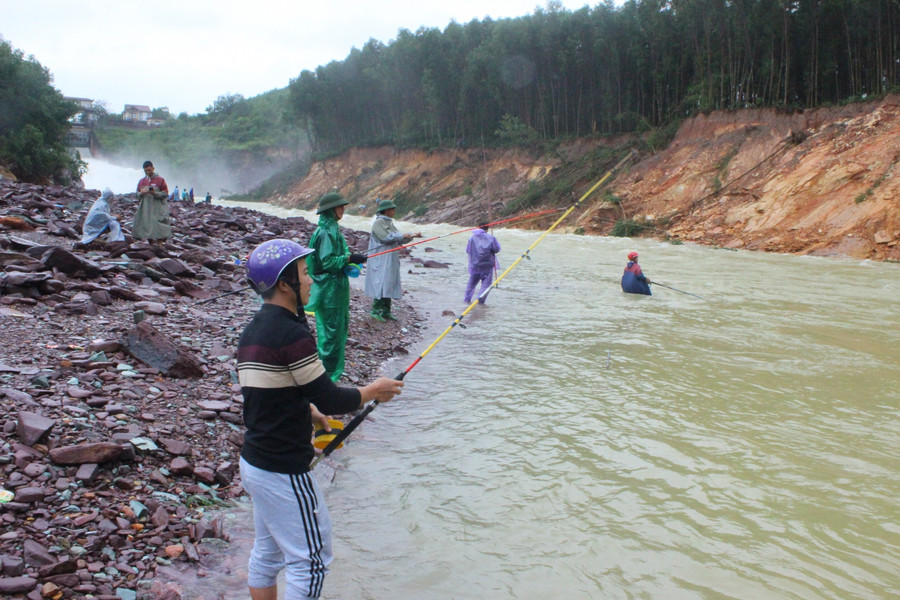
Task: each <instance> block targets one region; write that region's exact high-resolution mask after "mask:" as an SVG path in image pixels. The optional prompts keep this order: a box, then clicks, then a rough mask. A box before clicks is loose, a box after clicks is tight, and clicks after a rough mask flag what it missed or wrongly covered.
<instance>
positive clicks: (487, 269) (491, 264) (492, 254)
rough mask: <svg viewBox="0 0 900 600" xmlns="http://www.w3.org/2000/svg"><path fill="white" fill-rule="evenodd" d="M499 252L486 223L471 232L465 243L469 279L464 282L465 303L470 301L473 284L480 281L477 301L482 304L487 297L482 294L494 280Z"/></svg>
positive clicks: (497, 244)
mask: <svg viewBox="0 0 900 600" xmlns="http://www.w3.org/2000/svg"><path fill="white" fill-rule="evenodd" d="M498 252H500V242H498V241H497V238H495V237H494V236H492V235H491V234H490V233H488V226H487V225H479V227H478V229H476V230H474V231H473V232H472V237H470V238H469V241H468V243H467V244H466V254H467V255H468V256H469V281H468V283H466V295H465V298H464V299H465V301H466V304H469V303H471V302H472V296H473V295H474V293H475V286H477V285H478V284H479V283H481V289H480V290H478V302H480V303H481V304H484V301H485V300H486V299H487V298H485V297H483V296H482V294H484V291H485V290H486V289H488V288H489V287H491V284H492V283H493V282H494V268H495V267H496V266H497V256H496V255H497V253H498Z"/></svg>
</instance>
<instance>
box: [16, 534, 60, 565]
mask: <svg viewBox="0 0 900 600" xmlns="http://www.w3.org/2000/svg"><path fill="white" fill-rule="evenodd" d="M22 553H23V556H24V558H25V564H26V565H28V566H31V567H44V566H47V565H54V564H56V563H57V562H59V561H57V560H56V557H54V556H53V555H52V554H50V551H49V550H47V548H45V547H44V546H43V545H42V544H39V543H38V542H36V541H34V540H25V542H24V543H23V544H22Z"/></svg>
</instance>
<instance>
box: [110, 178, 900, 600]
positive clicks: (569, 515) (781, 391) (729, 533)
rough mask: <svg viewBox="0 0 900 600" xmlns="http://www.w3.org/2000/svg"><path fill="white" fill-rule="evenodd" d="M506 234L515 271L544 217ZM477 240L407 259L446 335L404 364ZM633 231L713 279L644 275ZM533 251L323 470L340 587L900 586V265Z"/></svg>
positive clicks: (231, 592) (461, 275)
mask: <svg viewBox="0 0 900 600" xmlns="http://www.w3.org/2000/svg"><path fill="white" fill-rule="evenodd" d="M138 176H139V174H138ZM123 185H124V184H123ZM224 204H228V203H224ZM250 206H251V207H252V208H255V209H259V210H266V211H267V212H273V213H275V214H279V215H283V216H286V215H293V214H299V215H303V216H306V217H307V218H311V219H314V218H315V217H314V215H310V214H309V213H307V212H303V211H287V210H284V209H278V208H274V207H268V206H265V205H250ZM370 223H371V221H370V219H368V218H359V217H352V216H346V217H345V219H344V221H342V224H344V225H346V226H349V227H353V228H356V229H363V230H368V228H369V226H370ZM399 226H400V229H401V230H402V231H412V230H414V229H415V230H421V231H422V232H423V234H425V235H426V236H428V237H430V236H435V235H443V234H445V233H449V232H451V231H454V230H455V229H457V228H456V227H453V226H449V225H428V226H419V225H411V224H403V223H401V224H400V225H399ZM496 235H497V237H498V239H499V240H500V242H501V244H502V246H503V250H502V252H501V254H500V255H499V256H500V258H501V272H502V271H503V270H504V269H505V268H506V267H507V266H509V265H510V264H511V263H512V262H513V261H514V260H515V258H517V257H518V256H519V255H521V253H522V252H523V251H524V250H525V249H526V248H527V247H528V246H530V245H531V244H532V243H533V242H534V241H535V240H536V239H537V238H538V236H539V235H540V233H539V232H523V231H517V230H498V231H497V232H496ZM467 236H468V234H465V233H464V234H461V235H456V236H450V237H446V238H443V239H440V240H436V241H434V242H431V243H428V244H423V245H422V246H418V247H417V249H416V250H415V251H414V256H417V257H420V258H428V259H433V260H438V261H441V262H445V263H449V268H448V269H423V268H417V267H415V266H413V263H412V262H408V261H403V262H402V263H401V264H402V269H401V270H402V273H403V285H404V290H406V292H407V293H408V295H407V296H406V299H407V300H408V301H409V302H410V303H411V304H412V305H414V306H415V307H416V309H417V310H418V311H419V312H420V313H421V314H423V315H424V316H425V317H426V319H427V321H428V323H429V326H430V329H429V330H428V331H427V333H426V334H425V336H424V339H423V340H422V342H421V343H420V344H419V345H418V346H417V347H416V348H412V349H411V350H412V353H411V354H410V355H409V356H402V357H400V358H398V359H397V360H395V361H394V362H392V363H390V364H388V365H386V367H385V374H386V375H389V376H394V375H396V374H398V373H399V372H401V371H403V370H404V369H405V368H406V367H407V366H408V365H409V364H410V363H411V362H412V360H413V359H414V358H415V356H416V355H417V354H418V353H420V352H422V351H423V350H425V348H426V347H427V346H428V345H429V344H430V343H431V342H432V341H434V339H435V338H436V337H437V336H438V335H439V334H440V333H441V332H442V331H443V330H444V329H445V328H446V327H447V326H449V325H450V324H451V323H452V321H453V319H454V318H455V316H457V315H459V314H460V313H461V312H462V311H463V310H464V309H465V304H464V303H463V300H462V291H463V290H462V288H463V285H464V282H465V278H466V275H465V254H464V248H465V242H466V238H467ZM303 241H306V240H303ZM425 247H431V248H434V249H436V250H438V252H429V253H426V252H424V248H425ZM629 250H637V251H638V252H640V254H641V264H642V266H643V268H644V271H645V273H646V274H647V275H648V276H649V277H650V278H651V279H654V280H655V279H659V281H660V282H662V283H664V284H666V285H669V286H672V287H675V288H678V289H679V290H682V291H687V292H690V293H693V294H696V295H699V296H701V297H702V298H696V297H692V296H689V295H686V294H682V293H679V292H676V291H673V290H670V289H666V288H661V287H658V286H654V288H653V289H654V294H653V296H652V297H643V296H634V295H626V294H623V293H622V292H621V288H620V287H619V284H618V279H619V276H620V274H621V272H622V268H623V267H624V264H625V261H626V259H625V255H626V253H627V252H628V251H629ZM530 254H531V256H532V258H531V260H523V261H522V262H521V263H520V264H519V265H518V266H516V267H515V269H513V270H512V271H511V272H510V273H509V274H508V275H507V276H506V278H505V279H504V280H503V281H502V282H501V285H500V287H499V289H496V290H493V291H492V292H491V294H490V296H489V298H488V303H487V305H486V306H484V307H480V306H479V307H477V308H476V309H475V310H473V311H472V312H471V313H469V314H468V315H467V316H466V318H465V319H464V320H463V323H464V324H465V325H466V327H465V328H461V327H456V328H454V329H453V330H452V331H451V332H450V333H449V334H448V335H447V336H446V337H445V338H443V340H442V341H441V342H440V343H439V344H438V345H437V346H435V347H434V349H433V350H432V351H431V352H430V353H429V354H428V355H427V356H426V357H425V358H424V359H423V360H422V362H421V363H419V365H418V366H416V368H415V369H413V370H412V371H411V372H410V373H409V375H408V376H407V377H406V379H405V382H406V387H405V388H404V392H403V394H402V396H400V397H399V398H398V399H397V400H396V401H394V402H392V403H390V404H387V405H384V406H380V407H379V408H378V409H377V410H376V411H375V412H374V413H373V414H372V415H371V417H370V418H369V419H368V420H367V421H366V422H365V423H364V424H363V425H362V426H361V427H360V429H358V430H357V431H356V432H355V433H354V435H353V437H352V438H350V441H349V443H347V444H346V445H345V447H344V448H343V449H341V450H339V451H337V452H336V453H335V454H334V455H333V457H332V458H333V460H331V461H330V462H329V463H328V464H327V465H326V464H324V463H323V465H324V466H325V468H322V466H323V465H320V467H318V468H317V471H318V472H319V473H320V475H322V476H323V477H325V478H326V479H327V480H328V481H327V482H326V484H327V485H326V497H327V501H328V505H329V509H330V511H331V514H332V518H333V520H334V525H335V543H334V545H335V555H336V559H335V562H334V563H333V564H332V569H331V572H330V574H329V576H328V578H327V579H326V583H325V592H324V596H323V598H326V599H331V600H334V599H343V600H346V599H367V600H422V599H425V598H427V599H457V600H466V599H473V600H475V599H491V600H493V599H498V600H500V599H538V598H540V599H545V598H566V599H594V598H604V599H620V598H621V599H666V600H679V599H685V600H687V599H726V598H729V599H730V598H736V599H742V600H756V599H758V600H771V599H810V600H811V599H841V600H845V599H869V598H871V599H881V598H884V599H887V598H897V597H900V502H898V498H900V459H898V441H900V304H898V301H897V298H898V296H900V265H897V264H885V263H876V262H870V261H860V260H851V259H845V258H816V257H804V256H788V255H777V254H763V253H752V252H745V251H740V252H731V251H725V250H716V249H711V248H707V247H700V246H693V245H671V244H667V243H662V242H658V241H652V240H628V239H621V238H600V237H585V236H577V235H573V234H565V233H561V234H556V233H554V234H551V235H549V236H547V237H546V238H545V239H544V240H543V241H542V242H541V243H540V244H539V245H538V246H537V247H536V248H535V249H534V250H533V251H532V252H531V253H530ZM352 281H353V283H354V285H361V283H362V281H363V280H362V279H361V278H360V279H356V280H352ZM447 310H450V311H453V312H454V316H453V317H451V316H446V315H444V314H443V313H444V311H447ZM351 335H352V332H351ZM229 523H230V527H229V531H230V534H231V536H232V544H231V546H230V547H229V548H227V549H224V550H223V551H222V552H221V553H220V554H219V555H217V556H214V557H212V562H214V563H216V564H217V567H218V568H211V569H210V570H209V572H208V573H207V577H206V579H205V580H204V584H203V589H204V590H205V592H210V591H212V592H213V593H216V594H218V595H219V596H220V597H222V598H227V599H244V598H247V593H246V588H245V585H246V571H245V566H244V563H245V561H246V555H247V553H248V552H249V547H250V544H251V541H252V540H251V538H252V530H251V529H252V528H251V524H250V513H249V509H248V507H247V506H246V505H243V506H240V507H238V508H236V509H235V510H233V511H232V512H231V513H230V515H229ZM188 587H194V586H188Z"/></svg>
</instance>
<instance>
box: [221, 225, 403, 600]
mask: <svg viewBox="0 0 900 600" xmlns="http://www.w3.org/2000/svg"><path fill="white" fill-rule="evenodd" d="M312 252H313V250H311V249H309V248H305V247H303V246H301V245H300V244H297V243H295V242H292V241H291V240H284V239H277V240H271V241H268V242H265V243H263V244H261V245H260V246H259V247H258V248H256V250H254V251H253V253H252V254H251V255H250V259H249V261H248V263H247V269H248V278H249V279H250V283H251V285H252V287H253V288H254V289H255V290H256V292H257V293H259V295H260V296H262V299H263V305H262V307H261V308H260V309H259V311H258V312H257V313H256V315H255V316H254V317H253V320H252V321H250V324H249V325H247V327H246V328H245V329H244V332H243V333H242V334H241V337H240V340H239V341H238V351H237V359H238V364H237V370H238V378H239V380H240V383H241V394H242V395H243V396H244V426H245V427H246V433H245V435H244V445H243V448H242V449H241V460H240V468H241V480H242V485H243V487H244V489H245V490H247V493H248V494H249V495H250V498H251V500H252V501H253V525H254V530H255V534H256V537H255V540H254V543H253V550H252V551H251V552H250V562H249V567H248V570H247V583H248V585H249V587H250V597H251V598H252V600H276V598H277V596H278V588H277V584H276V578H277V576H278V573H279V572H281V570H282V569H285V568H286V573H285V583H286V588H287V589H286V592H285V596H284V597H285V598H292V599H310V598H318V597H319V595H320V594H321V592H322V583H323V581H324V578H325V573H326V572H327V571H328V565H329V563H331V560H332V558H333V556H332V552H331V519H330V517H329V515H328V509H327V508H326V506H325V502H324V499H323V496H322V493H321V491H320V490H319V487H318V485H317V484H316V479H315V477H313V476H312V474H311V473H310V471H309V465H310V462H311V461H312V459H313V457H314V455H315V449H314V447H313V445H312V431H313V421H316V422H319V423H320V424H321V425H322V426H323V427H325V428H326V429H327V430H329V431H330V429H329V428H328V427H327V421H328V419H327V417H326V416H325V415H327V414H342V413H348V412H352V411H355V410H356V409H358V408H361V407H362V406H363V405H364V404H365V403H366V402H368V401H370V400H378V401H379V402H387V401H388V400H390V399H391V398H393V397H394V396H395V395H397V394H399V393H400V388H401V387H403V383H402V382H400V381H395V380H393V379H387V378H384V377H382V378H379V379H377V380H375V381H374V382H372V383H370V384H369V385H367V386H364V387H361V388H352V387H338V386H337V385H335V384H334V383H333V382H332V381H331V378H330V377H328V375H327V374H326V373H325V368H324V367H323V366H322V361H321V360H319V356H318V353H317V351H316V341H315V340H314V339H313V336H312V334H311V333H310V331H309V327H308V325H307V323H306V316H305V314H304V313H303V305H304V304H306V303H307V302H309V293H310V286H311V285H312V279H311V278H310V276H309V272H308V267H307V264H306V260H300V259H302V258H304V257H306V256H307V255H309V254H311V253H312ZM320 410H321V411H322V412H320ZM323 413H324V414H323Z"/></svg>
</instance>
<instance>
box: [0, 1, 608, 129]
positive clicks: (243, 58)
mask: <svg viewBox="0 0 900 600" xmlns="http://www.w3.org/2000/svg"><path fill="white" fill-rule="evenodd" d="M599 2H600V0H590V1H589V0H563V1H562V5H563V6H564V7H565V8H567V9H569V10H576V9H578V8H581V7H582V6H585V5H590V6H595V5H596V4H598V3H599ZM616 4H620V2H616ZM538 6H542V7H543V6H546V0H544V1H543V2H536V1H535V0H451V1H446V0H445V1H436V0H387V1H382V2H374V1H372V0H331V1H330V2H329V1H327V0H326V1H319V2H311V1H308V0H307V1H305V2H298V1H296V0H294V1H292V0H280V1H279V0H249V1H248V0H240V1H233V0H215V1H212V0H152V1H149V2H129V1H122V0H79V1H78V2H72V1H71V0H0V36H2V37H3V39H4V40H6V41H7V42H9V43H10V44H11V45H12V46H13V47H14V48H17V49H19V50H21V51H22V52H24V53H25V55H33V56H34V57H35V58H36V59H37V60H38V62H40V63H41V64H42V65H43V66H44V67H46V68H47V69H49V71H50V73H51V74H52V75H53V83H54V85H55V86H56V88H57V89H59V90H60V91H61V92H62V93H63V94H65V95H66V96H76V97H80V98H91V99H93V100H104V101H106V102H107V106H108V109H109V110H110V112H114V113H118V112H121V111H122V110H123V107H124V105H125V104H144V105H148V106H150V107H151V108H156V107H160V106H168V107H169V110H170V112H171V113H172V114H178V113H181V112H187V113H190V114H195V113H200V112H204V111H205V110H206V107H207V106H210V105H211V104H212V103H213V101H215V99H216V98H217V97H219V96H221V95H225V94H243V95H244V97H247V98H250V97H252V96H255V95H257V94H261V93H263V92H266V91H269V90H272V89H276V88H282V87H285V86H287V85H288V83H289V82H290V80H291V79H292V78H294V77H297V76H298V75H299V74H300V72H301V71H302V70H304V69H311V70H312V69H315V68H316V67H317V66H319V65H323V64H327V63H328V62H330V61H332V60H343V59H344V58H346V57H347V55H348V54H349V52H350V49H351V48H353V47H357V48H361V47H362V46H363V45H364V44H365V43H366V42H367V41H368V40H369V39H371V38H374V39H377V40H380V41H382V42H385V43H388V42H389V41H390V40H392V39H394V38H396V36H397V32H398V31H399V30H400V29H401V28H405V29H409V30H411V31H415V30H416V29H418V28H419V27H420V26H423V25H424V26H426V27H437V28H439V29H441V30H443V29H444V28H445V27H446V26H447V24H449V23H450V22H451V21H453V20H455V21H457V22H458V23H467V22H468V21H471V20H472V19H483V18H484V17H486V16H490V17H491V18H493V19H499V18H505V17H518V16H523V15H526V14H531V13H533V12H534V10H535V8H536V7H538Z"/></svg>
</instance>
